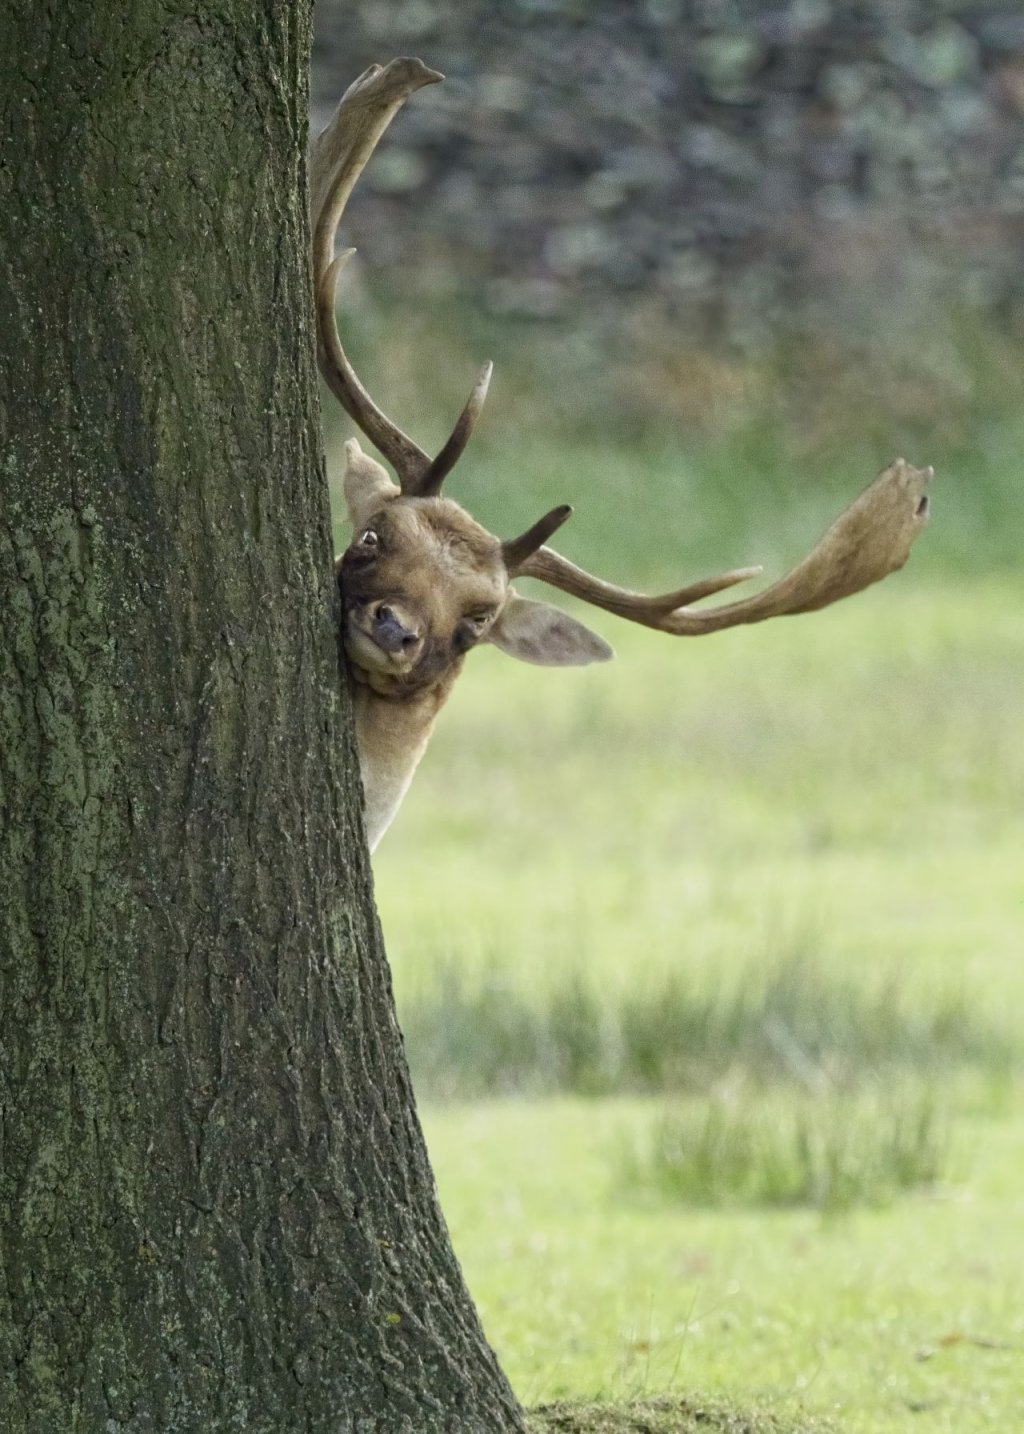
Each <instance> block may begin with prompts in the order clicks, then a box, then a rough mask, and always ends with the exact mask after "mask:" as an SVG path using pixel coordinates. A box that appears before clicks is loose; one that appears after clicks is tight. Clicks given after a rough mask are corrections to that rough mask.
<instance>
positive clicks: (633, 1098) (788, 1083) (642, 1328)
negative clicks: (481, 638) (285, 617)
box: [375, 387, 1024, 1434]
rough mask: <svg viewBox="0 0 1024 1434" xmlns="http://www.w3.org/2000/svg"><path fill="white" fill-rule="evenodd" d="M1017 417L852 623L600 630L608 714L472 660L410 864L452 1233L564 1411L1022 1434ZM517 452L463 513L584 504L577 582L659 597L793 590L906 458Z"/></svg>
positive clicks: (752, 439)
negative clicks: (692, 587) (828, 525)
mask: <svg viewBox="0 0 1024 1434" xmlns="http://www.w3.org/2000/svg"><path fill="white" fill-rule="evenodd" d="M989 401H990V400H989V398H988V397H987V396H986V392H985V391H983V388H982V387H979V388H978V390H977V392H975V393H973V396H971V397H970V401H969V402H968V401H966V400H965V407H964V410H963V412H961V413H960V414H959V419H955V415H954V417H953V418H950V424H951V425H952V427H951V429H950V431H948V432H946V433H945V435H944V439H945V444H946V446H948V448H949V450H950V452H951V454H952V455H953V458H954V460H955V461H954V462H952V463H951V464H944V463H943V453H941V452H936V451H935V450H934V449H928V450H927V451H922V449H921V447H920V444H916V445H915V446H913V447H911V446H910V444H909V443H908V444H907V448H908V451H907V456H908V457H909V458H911V459H912V460H913V461H918V462H925V461H932V462H935V463H936V466H937V467H938V469H939V478H938V480H937V483H936V488H935V518H934V520H933V523H932V525H931V526H930V529H929V531H928V532H927V533H926V534H925V536H924V537H923V538H922V539H921V542H920V544H919V548H918V550H917V551H916V552H915V554H914V556H913V558H912V559H911V562H910V564H909V566H908V568H907V569H906V571H905V572H904V573H902V574H900V575H899V576H897V577H896V578H894V579H891V580H890V581H889V582H887V583H886V584H885V585H883V586H882V587H880V588H877V589H875V590H873V591H872V592H870V593H867V594H864V595H862V596H860V597H858V598H857V599H855V600H853V601H851V602H850V603H847V604H843V605H841V606H839V607H837V608H835V609H833V610H830V611H828V612H825V613H821V614H817V615H813V616H810V617H803V618H798V619H790V620H788V621H785V622H782V621H780V622H777V623H773V624H768V625H766V626H764V627H760V628H754V629H748V630H738V631H735V632H731V633H725V634H720V635H717V636H715V637H713V638H708V639H703V640H701V641H699V642H689V641H686V640H678V639H669V638H666V637H661V636H658V635H653V634H650V633H646V632H643V631H640V630H635V629H632V628H629V627H627V626H626V625H624V624H622V623H619V622H616V621H615V620H614V619H612V618H609V617H606V616H605V615H601V614H599V615H597V616H595V617H594V618H593V622H594V625H595V626H596V627H598V628H599V629H600V630H601V631H602V632H603V633H604V634H605V635H606V636H607V637H608V638H609V640H610V641H612V642H613V644H614V645H615V647H616V648H617V651H618V661H617V662H616V663H615V664H612V665H611V666H607V667H598V668H593V669H588V670H586V671H578V672H576V671H574V672H557V671H556V672H552V671H546V670H540V669H528V668H525V667H522V666H519V665H518V664H515V663H513V662H510V661H509V660H508V659H507V658H505V657H503V656H502V655H500V654H498V653H496V652H492V651H483V652H480V653H476V654H474V655H473V657H472V659H471V661H470V663H469V664H468V666H467V671H466V674H465V676H464V677H463V678H462V680H461V681H460V685H459V688H458V690H457V691H456V694H455V696H454V698H453V700H452V703H451V706H450V708H449V710H448V711H446V713H445V714H444V716H443V718H442V720H441V722H440V724H439V729H438V733H437V735H436V737H435V738H434V741H433V743H432V746H431V749H430V752H429V753H428V756H427V758H426V759H425V762H424V764H423V767H422V769H421V772H420V774H419V776H418V777H417V780H416V783H415V784H414V787H413V791H412V793H411V795H410V797H409V798H408V799H407V802H406V805H405V807H404V809H403V811H402V814H401V816H400V818H399V820H398V822H397V824H396V826H395V827H394V828H393V829H392V831H391V832H390V833H389V834H388V836H387V837H386V839H385V841H384V843H383V845H382V847H381V848H380V851H379V852H378V854H377V858H376V862H375V869H376V873H377V880H378V899H379V904H380V908H381V913H382V917H383V922H384V929H385V932H386V934H387V939H388V947H389V952H390V955H391V960H392V964H393V968H394V973H395V985H396V995H397V1000H398V1007H399V1015H400V1018H401V1020H402V1023H403V1026H404V1028H405V1030H406V1034H407V1041H408V1046H409V1051H410V1057H411V1061H412V1064H413V1067H414V1071H415V1073H416V1077H417V1083H418V1089H419V1090H420V1093H421V1101H422V1102H423V1114H424V1123H425V1125H426V1128H427V1134H428V1139H429V1142H430V1146H431V1150H432V1153H433V1158H434V1162H435V1169H436V1172H437V1177H438V1181H439V1185H440V1189H441V1196H442V1203H443V1205H444V1207H445V1210H446V1212H447V1215H448V1218H449V1221H450V1224H451V1228H452V1233H453V1237H454V1240H455V1245H456V1249H457V1250H458V1252H459V1254H460V1256H461V1258H462V1261H463V1263H464V1266H465V1269H466V1272H467V1276H468V1279H469V1283H470V1286H471V1288H472V1289H473V1291H474V1293H475V1295H476V1297H477V1299H478V1301H479V1304H480V1307H481V1310H482V1313H483V1317H484V1321H485V1325H486V1327H487V1330H488V1332H489V1334H490V1337H491V1339H492V1341H493V1342H494V1344H495V1346H496V1348H497V1349H498V1352H499V1354H500V1356H501V1358H502V1361H503V1363H504V1365H505V1367H506V1369H507V1370H508V1372H509V1374H510V1376H511V1378H512V1381H513V1384H514V1386H515V1388H516V1389H517V1392H518V1393H519V1395H520V1397H521V1398H522V1399H523V1400H524V1402H526V1403H527V1404H528V1405H540V1404H547V1403H549V1402H550V1401H553V1400H563V1399H568V1400H571V1401H585V1400H599V1401H614V1402H616V1403H617V1404H623V1403H625V1402H626V1401H629V1400H631V1399H638V1398H647V1399H650V1398H652V1397H654V1396H658V1395H660V1394H662V1393H665V1392H672V1391H675V1392H677V1393H678V1394H680V1395H683V1394H685V1395H687V1396H690V1395H693V1396H695V1397H699V1398H701V1399H710V1400H711V1404H710V1405H709V1406H708V1409H704V1408H703V1406H702V1407H701V1409H699V1410H697V1412H696V1413H694V1412H693V1408H692V1407H690V1406H688V1407H689V1409H690V1412H689V1414H687V1413H686V1412H685V1411H684V1410H682V1409H680V1411H679V1412H678V1420H677V1422H673V1421H674V1420H676V1418H677V1416H676V1414H672V1413H666V1412H665V1409H666V1406H660V1405H649V1406H648V1410H647V1413H645V1414H643V1415H642V1416H641V1415H638V1416H637V1418H636V1420H635V1421H634V1423H632V1424H627V1425H623V1426H622V1427H629V1428H634V1427H635V1428H648V1427H649V1428H651V1429H658V1430H661V1429H662V1428H665V1429H666V1430H667V1429H676V1428H678V1429H679V1430H683V1429H690V1428H696V1427H708V1428H716V1427H721V1428H723V1429H724V1428H726V1427H730V1425H729V1419H730V1417H731V1416H730V1415H729V1412H728V1411H730V1410H732V1411H741V1412H742V1411H748V1412H750V1420H749V1425H748V1424H743V1423H742V1421H741V1424H740V1425H739V1426H736V1427H744V1428H746V1427H749V1428H751V1429H752V1430H758V1431H760V1430H765V1431H767V1430H768V1429H775V1428H778V1429H780V1430H781V1429H787V1430H790V1429H801V1430H810V1429H812V1428H813V1429H818V1428H819V1427H825V1426H824V1425H821V1426H819V1423H818V1421H819V1420H820V1419H824V1420H825V1421H826V1423H827V1422H828V1421H829V1420H830V1419H831V1420H834V1421H835V1427H836V1428H839V1429H842V1430H849V1431H851V1434H869V1431H870V1434H873V1431H883V1430H884V1431H894V1434H900V1431H905V1430H906V1431H909V1430H911V1429H913V1430H915V1431H919V1430H927V1431H929V1434H933V1431H956V1434H974V1431H981V1430H990V1429H1007V1428H1010V1427H1013V1425H1014V1421H1015V1420H1017V1419H1018V1418H1019V1412H1020V1409H1021V1408H1024V1302H1022V1300H1021V1296H1020V1291H1021V1289H1022V1288H1024V1240H1021V1238H1020V1235H1019V1231H1020V1229H1021V1223H1022V1217H1024V1196H1022V1194H1021V1191H1022V1190H1024V1100H1022V1098H1021V1090H1020V1086H1019V1081H1018V1070H1019V1064H1020V1057H1021V1053H1022V1042H1021V1038H1020V1032H1019V1020H1018V1017H1017V1012H1018V1010H1019V1009H1020V1007H1021V1005H1022V1002H1024V974H1022V971H1024V968H1022V964H1021V957H1022V954H1024V952H1022V936H1024V856H1022V854H1024V806H1022V803H1021V792H1022V791H1024V741H1022V740H1021V712H1022V707H1024V702H1022V699H1024V621H1022V620H1021V610H1022V599H1024V581H1022V580H1021V578H1020V575H1019V562H1018V558H1017V554H1016V547H1017V544H1018V541H1019V531H1020V495H1019V477H1018V468H1017V465H1016V453H1017V452H1019V451H1020V446H1019V443H1018V440H1019V439H1020V438H1021V428H1020V425H1019V423H1018V421H1017V419H1016V418H1015V416H1013V415H1010V416H1007V413H1008V411H1007V412H1004V413H999V412H996V411H995V410H994V409H993V411H992V412H989V411H988V409H987V408H986V404H987V403H989ZM506 421H507V420H506V418H505V416H504V414H503V413H502V411H501V410H500V409H499V414H498V420H497V427H498V439H497V441H496V442H495V444H494V446H492V447H491V448H488V447H487V446H486V443H485V444H484V445H483V447H482V450H481V453H480V455H478V457H479V458H480V460H481V461H480V462H479V463H478V464H477V465H476V468H475V469H474V468H473V467H471V466H470V465H469V462H468V460H467V470H468V471H467V474H466V478H465V481H462V477H461V474H460V475H458V476H457V477H456V479H455V480H453V483H452V487H453V489H455V490H457V495H458V496H460V497H462V498H464V500H465V501H467V503H468V504H469V506H471V507H472V508H473V510H474V511H475V512H477V514H478V516H480V517H481V518H482V519H483V520H484V521H486V522H488V523H490V524H492V525H493V526H494V527H495V528H496V529H497V530H499V531H502V532H510V531H514V530H516V529H517V528H520V527H522V526H525V524H526V522H528V521H529V520H530V519H531V518H532V517H534V516H536V513H537V512H539V511H542V510H543V508H545V507H548V506H550V505H551V503H553V502H555V501H558V500H559V499H562V498H566V499H568V500H569V501H572V502H574V503H575V504H576V506H577V516H576V518H575V519H574V525H575V530H576V531H574V530H573V528H570V529H567V530H566V535H565V542H564V543H560V544H559V546H560V547H562V549H563V551H567V552H568V553H569V554H570V556H573V557H576V558H577V559H578V560H579V561H582V562H584V563H585V564H587V565H593V566H595V567H597V568H598V569H599V570H600V571H602V572H604V573H606V574H608V575H609V576H612V577H613V578H615V579H617V580H619V581H636V582H637V583H641V582H642V583H647V582H650V583H651V584H658V583H663V582H665V581H666V580H668V581H672V580H673V579H675V578H676V577H678V578H680V579H682V578H685V577H690V576H696V575H697V574H700V573H705V572H708V571H714V570H716V569H718V568H722V567H725V566H732V565H734V564H738V563H746V562H751V561H759V560H761V561H764V562H765V563H766V567H767V575H768V576H774V575H776V574H777V573H778V572H780V571H781V570H782V569H783V567H784V566H785V565H787V564H788V563H790V562H792V561H793V560H795V559H796V558H798V557H799V556H800V555H801V554H802V552H803V551H806V549H807V547H808V546H809V545H810V543H811V542H812V541H813V540H814V539H815V538H816V537H817V535H818V532H819V531H820V529H821V528H822V526H823V525H824V523H825V522H826V521H827V520H828V518H829V517H831V516H832V515H833V514H834V513H835V512H836V511H838V509H839V508H840V507H841V506H842V505H843V503H844V502H845V501H846V500H847V499H848V498H849V497H851V496H852V495H853V493H855V492H856V491H857V490H858V488H859V487H860V486H862V485H863V484H864V483H865V482H866V481H867V480H868V479H869V478H870V476H871V475H872V473H873V471H875V470H876V469H877V468H878V467H880V466H882V463H883V462H884V461H885V459H886V458H888V457H891V456H893V452H894V451H895V449H894V448H893V447H890V448H889V449H888V450H887V451H883V450H879V451H877V452H875V451H872V452H870V453H867V454H865V453H861V452H859V451H857V450H856V449H855V448H850V449H849V450H844V451H843V452H841V453H839V454H837V455H836V457H835V461H834V462H830V463H828V464H826V465H825V466H821V465H822V463H823V462H824V459H823V455H822V454H821V453H817V454H814V455H811V459H810V460H808V458H807V455H806V454H805V455H804V459H803V461H802V462H801V461H800V460H799V457H798V456H794V452H793V446H792V444H791V443H789V442H788V440H786V438H785V435H784V434H783V435H782V436H781V437H780V430H778V428H777V427H776V429H774V430H772V431H770V432H768V433H765V432H761V434H760V436H759V435H758V431H757V426H756V425H754V426H749V425H748V426H747V427H746V428H744V427H743V426H742V425H740V426H738V427H735V428H733V429H732V430H729V432H728V433H727V436H726V438H725V439H723V440H722V441H720V442H715V443H710V442H705V443H703V444H702V445H696V446H692V447H690V448H686V447H683V446H679V445H673V444H672V443H670V442H666V443H664V444H659V443H658V442H656V441H654V440H649V441H647V443H646V446H645V447H644V448H643V450H642V452H640V453H639V454H638V453H637V451H636V450H635V449H626V448H623V447H621V446H619V447H616V445H615V444H614V443H609V442H606V441H604V440H598V439H594V438H591V437H586V436H585V437H582V438H580V439H579V440H578V441H577V442H574V443H573V444H571V445H569V444H567V443H565V442H564V441H562V442H553V441H552V440H551V438H550V435H549V436H548V438H545V437H544V435H543V434H537V433H532V434H531V435H530V436H529V437H528V438H526V439H519V440H517V441H516V443H515V444H514V445H513V446H512V447H511V448H505V449H503V448H502V445H501V442H500V439H501V434H502V425H503V423H505V422H506ZM957 423H959V427H957ZM913 427H914V425H913V424H910V425H908V426H907V427H906V428H905V430H904V432H903V434H902V436H903V437H904V438H909V439H913V438H914V433H913V432H912V431H911V430H912V429H913ZM896 428H897V431H899V425H898V424H897V425H896ZM953 430H955V431H953ZM900 446H902V444H900ZM716 1401H717V1403H716ZM715 1409H717V1410H718V1411H719V1412H721V1411H722V1410H725V1411H726V1412H725V1413H722V1414H721V1418H720V1419H719V1416H718V1415H716V1414H714V1413H709V1412H708V1410H715ZM755 1410H756V1411H760V1412H759V1413H757V1414H755V1413H753V1411H755ZM691 1416H692V1417H691ZM563 1417H564V1419H565V1420H567V1421H568V1422H565V1423H559V1422H558V1420H559V1419H561V1418H563ZM586 1417H587V1418H589V1416H586ZM737 1417H739V1416H738V1415H737ZM744 1417H745V1416H744ZM575 1419H576V1416H571V1415H563V1414H559V1413H558V1412H557V1411H555V1412H552V1413H551V1414H550V1416H549V1422H548V1423H545V1424H544V1425H543V1427H544V1428H585V1427H590V1425H589V1424H587V1423H585V1422H580V1421H582V1420H583V1419H584V1416H583V1415H580V1416H579V1420H577V1421H576V1422H573V1421H574V1420H575ZM666 1420H667V1421H668V1422H664V1421H666ZM716 1420H718V1422H717V1423H716ZM644 1421H646V1422H644ZM776 1421H777V1422H776ZM593 1427H598V1426H597V1425H596V1424H595V1425H594V1426H593ZM616 1427H618V1426H616ZM829 1427H831V1426H829Z"/></svg>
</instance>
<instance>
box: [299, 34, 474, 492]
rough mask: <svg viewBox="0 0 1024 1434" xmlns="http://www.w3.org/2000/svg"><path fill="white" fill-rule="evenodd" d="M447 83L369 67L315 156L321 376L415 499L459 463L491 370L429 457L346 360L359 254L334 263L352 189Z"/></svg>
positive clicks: (413, 66)
mask: <svg viewBox="0 0 1024 1434" xmlns="http://www.w3.org/2000/svg"><path fill="white" fill-rule="evenodd" d="M443 79H444V76H443V75H441V74H439V73H438V72H437V71H436V70H431V69H428V68H427V66H426V65H424V64H423V62H422V60H413V59H401V60H392V61H391V63H390V64H389V65H387V66H386V67H384V68H382V67H381V66H380V65H371V66H370V68H369V69H368V70H366V71H364V73H363V74H362V75H360V76H359V78H358V79H357V80H356V81H355V82H354V83H353V84H351V85H350V86H349V88H348V89H347V90H346V91H345V93H344V95H343V96H342V97H341V100H340V101H339V103H338V107H337V109H336V110H335V112H334V115H333V117H332V119H331V121H330V123H329V124H328V125H327V126H326V128H325V129H324V131H323V132H322V134H320V135H319V136H318V138H317V139H316V141H315V142H314V144H313V146H312V149H311V155H310V194H311V204H312V213H313V222H314V231H313V285H314V295H315V301H316V314H317V339H318V343H317V358H318V362H319V365H320V371H321V373H322V374H323V376H324V380H325V382H326V383H327V386H328V387H329V388H330V390H331V392H332V393H333V394H334V395H335V397H336V398H337V399H338V401H339V402H340V403H341V405H342V407H343V408H344V409H345V412H346V413H347V414H348V415H349V417H350V418H352V419H353V420H354V422H355V423H356V424H358V426H359V428H360V429H361V430H362V432H363V433H365V435H366V436H367V438H369V439H370V441H371V443H373V444H375V446H376V447H377V448H379V449H380V451H381V453H383V455H384V457H385V458H387V459H388V461H389V462H390V463H391V464H392V465H393V467H394V469H395V472H396V473H397V475H398V480H399V483H400V485H401V489H402V492H403V493H406V494H409V495H413V496H432V495H433V494H436V493H438V492H439V491H440V488H441V484H442V482H443V481H444V478H445V477H446V475H447V474H448V473H450V472H451V470H452V468H453V467H454V466H455V463H456V462H457V461H458V459H459V458H460V457H461V455H462V452H463V450H464V449H465V447H466V444H467V443H468V442H469V439H470V436H471V434H472V432H473V429H474V427H475V425H476V421H477V419H478V418H479V416H480V410H481V408H482V407H483V403H484V399H485V398H486V396H487V385H488V383H489V382H490V377H491V365H490V364H489V363H488V364H485V365H484V368H483V369H482V370H481V373H480V376H479V378H478V379H477V382H476V384H475V386H474V388H473V392H472V393H471V395H470V397H469V401H468V402H467V404H466V406H465V408H464V409H463V411H462V413H461V415H460V416H459V419H458V421H457V423H456V425H455V428H454V430H453V431H452V434H451V437H450V438H449V439H448V441H447V443H445V445H444V447H443V448H442V449H441V451H440V453H439V454H438V455H437V457H436V458H434V459H431V457H430V455H429V454H428V453H425V452H424V450H423V449H422V448H420V446H419V444H417V443H415V442H414V441H413V440H412V439H411V438H410V437H409V436H408V434H406V433H404V432H403V431H402V429H401V428H399V427H398V425H397V424H396V423H394V422H392V420H391V419H390V418H388V417H387V415H386V414H385V413H384V412H383V410H382V409H381V408H379V407H378V405H377V404H376V403H375V402H374V401H373V399H372V398H371V397H370V395H369V393H368V392H367V390H366V388H365V387H364V386H363V384H362V383H361V382H360V380H359V377H358V375H357V374H356V371H355V369H354V368H353V367H352V365H351V363H350V362H349V359H348V356H347V355H346V353H345V349H344V346H343V345H342V342H341V336H340V334H339V333H338V324H337V314H336V309H335V304H336V290H337V283H338V276H339V274H340V273H341V270H342V268H343V267H344V264H345V262H346V260H347V259H348V257H349V255H351V254H352V253H353V252H354V251H353V250H351V249H350V250H348V251H346V252H345V253H343V254H341V255H339V256H338V258H337V259H335V258H334V242H335V236H336V235H337V231H338V225H339V224H340V222H341V218H342V215H343V214H344V212H345V205H346V204H347V203H348V200H349V197H350V195H351V193H352V190H353V189H354V188H355V185H356V182H357V181H358V179H359V176H360V175H361V174H362V172H363V170H364V169H365V167H366V165H367V163H368V161H369V159H370V156H371V155H372V154H373V151H374V150H375V148H376V147H377V143H378V141H379V140H380V138H381V136H382V135H383V133H384V131H385V130H386V129H387V127H388V125H389V124H390V123H391V121H392V119H393V118H394V117H395V115H396V114H397V113H398V111H399V110H400V109H401V107H402V105H403V104H404V103H405V101H406V100H407V99H408V98H409V96H410V95H412V94H414V93H415V92H416V90H418V89H421V88H422V87H423V86H424V85H432V84H436V83H437V82H438V81H440V80H443Z"/></svg>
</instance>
